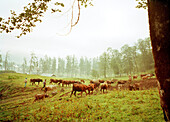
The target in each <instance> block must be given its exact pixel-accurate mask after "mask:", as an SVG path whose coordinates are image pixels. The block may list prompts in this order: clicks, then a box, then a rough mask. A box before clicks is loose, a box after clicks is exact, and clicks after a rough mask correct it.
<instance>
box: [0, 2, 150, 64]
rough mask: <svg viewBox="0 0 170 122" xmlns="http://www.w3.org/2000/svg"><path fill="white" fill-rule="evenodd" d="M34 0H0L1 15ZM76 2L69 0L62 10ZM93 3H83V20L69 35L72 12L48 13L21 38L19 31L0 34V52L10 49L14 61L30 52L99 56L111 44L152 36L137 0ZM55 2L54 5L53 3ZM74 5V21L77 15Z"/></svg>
mask: <svg viewBox="0 0 170 122" xmlns="http://www.w3.org/2000/svg"><path fill="white" fill-rule="evenodd" d="M31 1H32V0H3V1H2V0H1V4H0V16H1V17H4V18H7V17H8V16H10V10H14V11H16V13H18V14H19V13H21V12H22V10H23V7H24V6H26V5H27V4H28V3H29V2H31ZM53 1H55V0H53ZM60 1H62V0H60ZM72 3H73V0H67V3H65V7H64V8H62V12H66V11H67V10H68V9H69V8H70V7H71V4H72ZM92 3H93V5H94V6H88V7H87V8H84V7H82V6H81V12H80V20H79V22H78V24H77V25H76V26H75V27H73V28H72V31H71V33H70V34H69V35H67V36H64V35H65V34H67V33H68V32H69V29H70V26H68V23H69V22H70V20H71V11H69V12H67V13H65V14H62V15H61V14H60V13H55V14H50V12H47V13H46V14H45V15H44V17H43V19H42V20H43V22H42V23H38V24H37V26H36V27H35V28H33V30H32V32H31V33H28V34H27V35H26V36H22V37H21V38H19V39H18V38H16V36H17V35H19V32H18V31H14V32H12V33H8V34H6V33H1V34H0V53H2V54H3V55H5V53H6V52H7V51H9V54H10V55H11V56H13V57H12V58H11V60H14V59H17V60H20V61H23V58H24V57H29V56H30V54H31V52H34V53H35V54H36V55H37V56H39V57H43V56H45V55H47V56H50V57H56V58H58V57H61V58H65V57H66V56H68V55H75V56H76V57H81V56H83V57H84V56H86V57H89V58H93V57H97V56H100V55H101V54H102V53H103V52H104V51H106V50H107V48H108V47H111V48H113V49H120V48H121V47H122V46H123V45H125V44H128V45H129V46H132V45H134V44H135V43H136V42H137V40H138V39H145V38H147V37H149V23H148V13H147V10H144V9H137V8H135V6H136V5H137V2H136V0H116V1H113V0H93V2H92ZM51 5H52V4H51ZM77 10H78V9H77V6H76V5H75V6H74V19H75V20H74V21H76V17H77V12H78V11H77Z"/></svg>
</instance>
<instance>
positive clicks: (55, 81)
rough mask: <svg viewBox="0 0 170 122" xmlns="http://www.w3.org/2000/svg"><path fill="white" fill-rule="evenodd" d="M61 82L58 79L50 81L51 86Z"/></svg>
mask: <svg viewBox="0 0 170 122" xmlns="http://www.w3.org/2000/svg"><path fill="white" fill-rule="evenodd" d="M58 82H59V81H58V80H57V79H50V84H51V83H58Z"/></svg>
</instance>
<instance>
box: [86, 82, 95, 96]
mask: <svg viewBox="0 0 170 122" xmlns="http://www.w3.org/2000/svg"><path fill="white" fill-rule="evenodd" d="M94 88H95V85H94V84H89V85H88V91H89V94H90V91H92V93H91V94H93V90H94Z"/></svg>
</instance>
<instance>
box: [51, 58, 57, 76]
mask: <svg viewBox="0 0 170 122" xmlns="http://www.w3.org/2000/svg"><path fill="white" fill-rule="evenodd" d="M56 63H57V62H56V58H53V59H52V74H54V73H55V72H56Z"/></svg>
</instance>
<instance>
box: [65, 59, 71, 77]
mask: <svg viewBox="0 0 170 122" xmlns="http://www.w3.org/2000/svg"><path fill="white" fill-rule="evenodd" d="M66 61H67V63H66V73H67V77H68V76H71V69H72V67H71V66H72V65H71V56H67V57H66Z"/></svg>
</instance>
